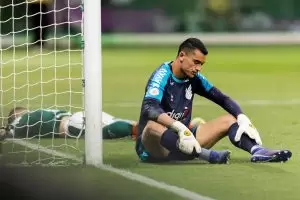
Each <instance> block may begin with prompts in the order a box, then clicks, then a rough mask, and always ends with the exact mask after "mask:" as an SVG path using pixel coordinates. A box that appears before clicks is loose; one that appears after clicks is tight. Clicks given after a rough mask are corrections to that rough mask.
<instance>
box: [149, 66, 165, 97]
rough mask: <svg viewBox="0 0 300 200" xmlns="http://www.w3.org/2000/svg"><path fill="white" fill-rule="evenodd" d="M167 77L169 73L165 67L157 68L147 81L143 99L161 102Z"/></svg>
mask: <svg viewBox="0 0 300 200" xmlns="http://www.w3.org/2000/svg"><path fill="white" fill-rule="evenodd" d="M169 77H170V71H169V69H167V67H165V66H162V67H160V68H158V69H157V70H156V71H155V72H154V74H153V75H152V76H151V78H150V80H149V81H148V84H147V87H146V93H145V97H144V98H145V99H155V100H157V101H158V102H161V100H162V98H163V94H164V91H165V87H166V85H167V82H168V79H169Z"/></svg>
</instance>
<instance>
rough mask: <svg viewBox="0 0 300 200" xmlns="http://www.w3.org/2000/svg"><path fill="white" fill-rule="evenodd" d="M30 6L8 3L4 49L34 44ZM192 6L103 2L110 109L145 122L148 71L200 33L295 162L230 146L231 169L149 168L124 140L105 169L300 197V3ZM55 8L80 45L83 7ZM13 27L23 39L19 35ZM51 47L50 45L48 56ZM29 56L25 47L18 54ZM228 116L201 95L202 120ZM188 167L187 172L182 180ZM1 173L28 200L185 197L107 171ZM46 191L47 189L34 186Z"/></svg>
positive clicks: (228, 81)
mask: <svg viewBox="0 0 300 200" xmlns="http://www.w3.org/2000/svg"><path fill="white" fill-rule="evenodd" d="M12 2H13V3H14V4H15V5H18V6H15V7H14V11H12V7H11V6H9V5H11V3H12ZM22 2H24V1H22V0H13V1H11V0H1V2H0V5H1V6H2V9H1V21H2V22H4V23H1V29H0V30H1V36H2V48H5V47H11V45H12V44H14V45H18V44H25V43H26V41H27V40H26V18H24V17H22V16H24V15H25V14H26V9H25V7H24V6H25V4H22ZM186 2H187V1H186ZM186 2H185V1H180V0H164V1H159V0H151V1H150V0H149V1H146V0H145V1H144V0H106V1H104V0H103V1H102V4H103V7H102V30H103V37H102V42H103V108H104V110H105V111H107V112H110V113H111V114H113V115H116V116H118V117H123V118H129V119H137V117H138V114H139V104H140V100H141V97H142V95H143V94H142V92H143V89H144V88H143V87H144V84H145V82H146V80H147V78H148V76H149V73H150V72H151V71H152V70H153V69H154V68H155V67H156V66H157V65H159V64H160V63H161V62H163V61H165V60H169V59H173V58H174V56H175V52H176V50H177V49H176V48H177V45H178V43H179V42H180V41H182V40H183V39H184V38H186V37H187V36H190V35H191V36H197V37H199V38H201V39H202V40H203V41H204V42H205V43H206V44H207V45H208V47H209V58H208V59H209V60H208V63H207V64H206V65H205V70H204V72H203V73H204V74H205V75H207V77H209V79H210V80H211V81H212V82H213V83H214V84H216V85H217V86H218V87H219V88H221V89H222V90H223V91H225V92H226V93H228V94H230V95H231V96H232V97H233V98H235V99H237V100H238V101H239V103H240V104H241V105H242V106H243V108H244V110H245V112H247V114H249V116H250V118H251V119H252V120H253V121H254V123H255V125H256V126H257V127H258V128H259V130H260V131H261V132H262V136H263V139H264V144H266V145H268V146H271V147H274V148H290V149H291V150H292V151H293V153H294V155H293V158H292V160H291V161H290V162H288V163H286V164H259V165H253V164H251V163H249V160H248V155H247V154H246V153H244V152H241V151H238V150H236V149H235V148H234V147H232V146H231V144H230V143H229V142H228V141H227V140H224V141H222V142H221V143H220V144H218V145H217V147H216V148H220V149H221V148H228V149H230V150H231V151H232V152H233V159H232V161H231V164H230V165H228V166H212V165H206V164H199V163H190V164H182V165H180V164H179V165H177V166H174V165H150V164H149V165H147V164H143V163H140V162H138V160H137V158H136V156H135V154H134V152H133V142H132V141H128V140H116V141H106V142H105V143H104V160H105V163H107V164H110V165H112V166H114V167H118V168H123V169H126V170H130V171H133V172H135V173H139V174H142V175H144V176H147V177H151V178H153V179H156V180H159V181H163V182H166V183H168V184H172V185H176V186H179V187H183V188H186V189H189V190H191V191H194V192H197V193H200V194H203V195H206V196H209V197H212V198H216V199H241V198H243V199H254V198H256V199H298V197H299V191H298V188H299V187H300V185H299V184H300V183H299V178H300V173H299V170H298V169H299V164H300V159H299V145H298V144H299V141H300V138H299V130H300V120H299V117H298V113H299V112H300V108H299V105H300V103H299V102H300V94H299V92H298V91H299V86H300V82H299V75H300V68H299V61H298V57H299V52H300V51H299V50H300V48H299V46H298V45H299V43H300V9H299V7H300V1H297V0H286V1H280V0H252V1H247V0H189V1H188V3H186ZM18 3H19V4H18ZM55 5H56V6H55V8H54V9H53V7H54V6H53V5H52V6H51V7H52V8H50V10H51V9H52V11H53V12H50V14H49V17H50V19H52V20H53V19H54V14H53V13H54V11H55V13H56V15H55V16H56V18H55V19H56V20H53V21H52V25H51V27H52V28H54V29H56V30H57V34H56V35H55V37H57V38H58V37H59V36H65V35H67V34H69V33H68V32H65V30H66V29H65V28H64V27H63V26H62V25H59V24H61V22H71V24H72V29H70V30H71V35H70V39H71V41H72V48H75V49H78V48H80V47H81V36H80V23H79V21H80V19H81V11H80V8H79V7H78V5H80V1H78V0H73V1H72V0H70V2H69V4H68V1H65V0H56V3H55ZM66 5H69V7H68V6H66ZM3 6H4V7H3ZM75 7H76V9H72V8H75ZM77 7H78V8H77ZM13 13H14V15H13ZM68 16H69V17H68ZM12 17H14V18H15V20H12ZM78 20H79V21H78ZM76 22H77V23H76ZM13 24H14V26H12V25H13ZM54 29H52V31H50V32H49V35H48V38H49V43H50V44H51V43H53V42H54V41H55V38H54V35H53V34H54V32H53V30H54ZM12 31H14V32H17V33H16V34H14V35H12ZM12 37H15V40H13V39H12ZM68 39H69V37H66V38H64V37H62V39H60V40H59V41H57V40H56V42H58V44H59V45H61V47H62V48H66V47H68V41H67V40H68ZM13 41H14V43H13ZM150 45H151V47H150ZM51 48H52V47H51V45H50V46H49V49H48V50H50V51H51ZM52 50H53V48H52ZM22 51H25V50H24V49H23V50H22V49H21V50H20V51H18V53H20V54H22ZM133 59H134V60H135V62H132V60H133ZM45 61H46V60H45ZM49 65H50V64H49ZM132 88H135V89H134V90H133V89H132ZM113 91H118V92H117V93H116V92H113ZM223 113H224V111H222V110H221V109H219V108H218V107H217V106H214V105H211V104H210V103H209V102H206V101H205V100H203V99H200V98H196V100H195V108H194V116H201V117H203V118H205V119H207V120H209V119H212V118H214V117H215V116H217V115H219V114H223ZM120 149H121V150H122V151H121V152H120ZM179 171H182V174H184V175H178V174H179V173H178V172H179ZM29 173H30V174H31V175H30V176H28V174H29ZM34 174H36V176H34ZM0 177H1V179H0V183H1V188H4V189H5V190H7V191H9V190H12V191H14V192H12V193H11V196H10V197H12V198H19V199H20V198H24V199H25V198H28V199H33V198H31V197H33V196H35V198H36V199H40V198H43V199H53V198H62V197H63V196H64V195H65V196H66V197H63V198H73V199H76V198H78V199H81V197H82V198H83V197H87V198H88V199H96V198H99V197H101V199H119V198H121V197H122V198H123V199H133V198H143V199H181V198H180V197H178V196H175V195H171V194H170V193H167V192H164V191H162V190H156V189H151V188H149V187H147V186H143V185H138V184H137V183H135V182H133V181H127V180H125V179H122V178H120V177H118V176H116V175H113V174H109V173H106V172H103V171H101V170H99V169H89V168H88V169H86V168H62V169H61V168H56V169H53V168H47V169H40V168H17V167H16V168H8V169H6V168H3V170H1V174H0ZM69 177H73V179H72V180H71V181H70V178H69ZM45 180H47V181H46V182H47V183H45V182H44V181H45ZM182 180H185V181H184V182H183V181H182ZM50 182H51V183H52V184H51V187H50V186H49V183H50ZM20 183H22V184H20ZM53 183H54V184H53ZM24 185H25V186H27V187H25V186H24ZM37 186H39V187H40V188H43V189H39V190H37V189H35V188H36V187H37ZM29 187H30V188H29ZM75 191H77V192H75ZM62 194H63V195H62ZM1 195H3V193H1ZM4 197H6V198H7V196H4ZM63 198H62V199H63Z"/></svg>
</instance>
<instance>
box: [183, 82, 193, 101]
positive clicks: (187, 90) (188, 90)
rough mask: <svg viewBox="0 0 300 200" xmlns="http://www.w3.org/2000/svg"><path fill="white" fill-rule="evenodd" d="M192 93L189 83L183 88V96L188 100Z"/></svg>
mask: <svg viewBox="0 0 300 200" xmlns="http://www.w3.org/2000/svg"><path fill="white" fill-rule="evenodd" d="M192 96H193V93H192V86H191V85H189V87H188V88H187V89H185V98H186V99H188V100H190V99H192Z"/></svg>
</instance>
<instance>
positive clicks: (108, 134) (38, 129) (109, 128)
mask: <svg viewBox="0 0 300 200" xmlns="http://www.w3.org/2000/svg"><path fill="white" fill-rule="evenodd" d="M7 122H8V125H7V126H6V127H5V129H6V131H2V137H4V135H3V134H6V135H5V137H15V138H31V137H39V136H41V137H42V138H44V137H45V138H52V137H64V136H68V137H73V138H79V137H80V136H82V135H83V134H84V117H83V112H76V113H73V114H72V113H70V112H67V111H64V110H53V109H39V110H35V111H28V110H27V109H26V108H23V107H16V108H15V109H12V110H11V111H10V112H9V115H8V120H7ZM102 130H103V131H102V132H103V139H115V138H122V137H127V136H131V137H133V138H135V135H136V122H134V121H130V120H124V119H118V118H115V117H113V116H112V115H110V114H108V113H105V112H102Z"/></svg>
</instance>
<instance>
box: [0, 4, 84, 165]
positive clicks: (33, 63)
mask: <svg viewBox="0 0 300 200" xmlns="http://www.w3.org/2000/svg"><path fill="white" fill-rule="evenodd" d="M81 8H82V6H81V2H78V1H77V2H76V1H69V0H67V1H64V0H52V1H50V0H48V1H45V0H44V1H15V0H12V1H11V2H10V3H9V4H4V3H0V13H1V20H0V34H1V35H0V45H1V49H0V104H1V108H0V123H1V126H2V127H6V126H7V123H8V116H9V112H10V111H11V109H14V108H16V107H24V108H25V109H26V110H28V111H31V112H33V113H42V114H40V115H39V114H35V115H34V114H31V115H29V117H27V118H26V120H24V119H23V122H22V123H21V121H22V120H20V121H18V123H20V124H21V125H22V126H25V127H26V128H25V129H24V131H23V132H22V133H18V135H17V133H15V134H14V135H13V136H12V137H11V138H10V139H8V140H5V141H4V142H3V146H2V148H3V149H2V151H3V152H5V155H8V156H7V161H8V162H9V163H14V164H20V163H22V164H26V165H33V164H42V165H69V164H73V163H74V164H77V163H80V162H81V161H79V160H78V159H70V157H68V155H72V156H73V155H74V156H75V157H76V158H80V157H81V155H82V154H83V144H84V142H82V141H81V140H82V139H78V138H68V137H65V136H61V134H60V133H59V132H58V131H57V130H59V120H58V119H59V117H57V116H56V114H55V113H56V112H57V110H59V111H66V112H69V113H73V112H76V111H81V110H83V87H82V80H83V67H82V66H83V59H82V55H83V52H82V48H81V47H80V41H81V39H82V32H83V31H82V14H81V13H82V9H81ZM44 110H45V112H43V111H44ZM39 111H40V112H39ZM46 111H48V112H50V113H51V112H52V113H54V116H55V117H54V118H53V120H50V118H51V117H49V116H45V113H46ZM22 116H23V117H24V116H25V115H22ZM34 118H39V119H34ZM47 120H48V121H47ZM54 121H55V122H54ZM15 122H17V120H15ZM51 124H53V129H48V130H47V129H45V128H44V127H45V126H46V125H51ZM19 132H20V131H19ZM58 152H61V153H62V154H59V153H58ZM63 155H64V156H63ZM72 156H71V157H72ZM72 158H74V157H72Z"/></svg>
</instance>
